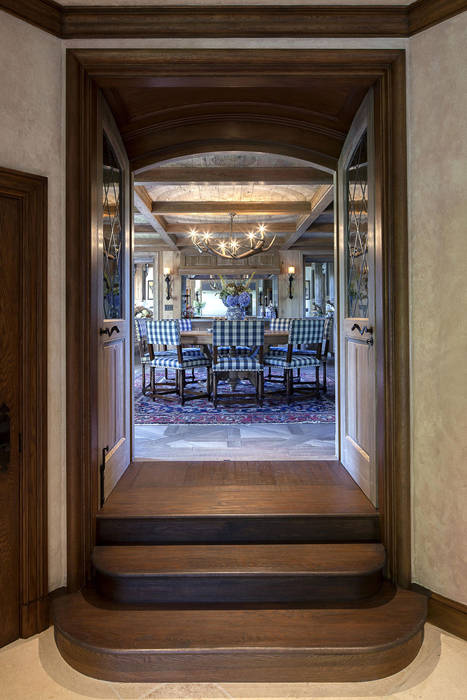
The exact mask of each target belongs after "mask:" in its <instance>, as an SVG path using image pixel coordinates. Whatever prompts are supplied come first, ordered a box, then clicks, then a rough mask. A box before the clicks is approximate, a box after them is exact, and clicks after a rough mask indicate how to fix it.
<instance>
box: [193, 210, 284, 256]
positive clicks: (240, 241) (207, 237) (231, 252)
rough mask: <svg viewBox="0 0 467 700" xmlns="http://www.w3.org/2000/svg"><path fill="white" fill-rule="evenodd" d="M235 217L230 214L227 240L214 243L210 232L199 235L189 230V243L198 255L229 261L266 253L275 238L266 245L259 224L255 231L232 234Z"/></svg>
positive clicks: (264, 232)
mask: <svg viewBox="0 0 467 700" xmlns="http://www.w3.org/2000/svg"><path fill="white" fill-rule="evenodd" d="M235 216H236V214H235V213H234V212H231V213H230V236H229V238H228V239H227V240H224V239H223V240H221V241H216V240H215V239H213V237H212V236H213V234H212V233H211V232H208V231H206V232H204V233H199V231H197V230H196V229H195V228H193V229H191V231H190V236H191V242H192V243H193V245H194V246H195V248H196V249H197V251H198V252H199V253H212V254H214V255H219V256H220V257H221V258H227V259H230V260H241V259H243V258H250V257H251V256H252V255H257V254H258V253H265V252H266V251H268V250H269V249H270V247H271V246H272V244H273V243H274V241H275V240H276V237H275V236H274V237H273V238H272V239H271V240H270V241H269V243H268V242H267V240H266V237H265V234H266V233H267V230H266V227H265V226H264V225H263V224H259V225H258V228H257V230H256V231H249V232H248V233H240V234H239V235H237V234H234V232H233V220H234V217H235Z"/></svg>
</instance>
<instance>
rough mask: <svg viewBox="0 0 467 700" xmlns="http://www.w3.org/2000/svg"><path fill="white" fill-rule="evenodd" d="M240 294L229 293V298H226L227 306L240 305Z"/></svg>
mask: <svg viewBox="0 0 467 700" xmlns="http://www.w3.org/2000/svg"><path fill="white" fill-rule="evenodd" d="M238 299H239V298H238V296H237V295H234V294H229V296H228V297H227V299H226V300H225V303H226V304H227V306H238Z"/></svg>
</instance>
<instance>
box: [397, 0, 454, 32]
mask: <svg viewBox="0 0 467 700" xmlns="http://www.w3.org/2000/svg"><path fill="white" fill-rule="evenodd" d="M465 10H467V2H466V0H443V1H442V2H440V0H418V2H413V3H412V4H411V5H409V7H408V13H409V36H413V34H418V32H422V31H423V30H424V29H428V28H429V27H434V26H435V24H439V23H440V22H444V21H445V20H446V19H449V18H450V17H454V16H455V15H458V14H460V13H461V12H464V11H465Z"/></svg>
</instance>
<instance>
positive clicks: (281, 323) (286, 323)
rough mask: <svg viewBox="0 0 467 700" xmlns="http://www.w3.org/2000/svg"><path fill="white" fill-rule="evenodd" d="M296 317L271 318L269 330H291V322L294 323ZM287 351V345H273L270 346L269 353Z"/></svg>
mask: <svg viewBox="0 0 467 700" xmlns="http://www.w3.org/2000/svg"><path fill="white" fill-rule="evenodd" d="M293 320H294V319H293V318H272V319H271V324H270V326H269V330H271V331H279V332H281V331H287V332H288V331H289V329H290V324H291V323H292V321H293ZM283 352H285V353H286V352H287V345H271V346H270V347H269V348H268V355H269V354H271V353H272V354H274V353H279V354H280V353H283Z"/></svg>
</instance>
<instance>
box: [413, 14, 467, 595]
mask: <svg viewBox="0 0 467 700" xmlns="http://www.w3.org/2000/svg"><path fill="white" fill-rule="evenodd" d="M466 115H467V13H464V14H462V15H459V16H457V17H454V18H453V19H451V20H449V21H447V22H444V23H443V24H440V25H438V26H436V27H433V28H432V29H429V30H428V31H426V32H423V33H422V34H418V35H417V36H415V37H413V38H412V39H411V40H410V57H409V183H410V193H409V195H410V199H409V201H410V209H409V216H410V218H409V227H410V246H411V313H412V323H411V334H412V427H413V430H412V446H413V451H412V473H413V478H412V485H413V488H412V495H413V578H414V580H415V581H416V582H417V583H420V584H422V585H423V586H426V587H427V588H430V589H432V590H433V591H435V592H437V593H440V594H442V595H444V596H446V597H448V598H452V599H454V600H457V601H461V602H463V603H467V583H466V581H467V539H466V536H465V533H466V532H467V362H466V357H467V197H466V196H465V188H466V177H467V118H466Z"/></svg>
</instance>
